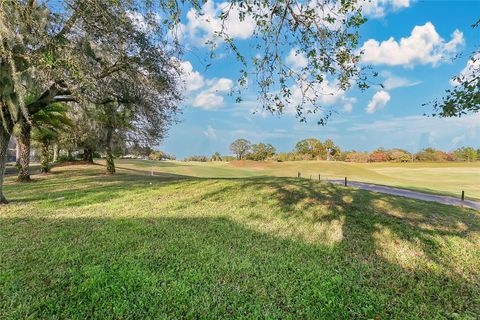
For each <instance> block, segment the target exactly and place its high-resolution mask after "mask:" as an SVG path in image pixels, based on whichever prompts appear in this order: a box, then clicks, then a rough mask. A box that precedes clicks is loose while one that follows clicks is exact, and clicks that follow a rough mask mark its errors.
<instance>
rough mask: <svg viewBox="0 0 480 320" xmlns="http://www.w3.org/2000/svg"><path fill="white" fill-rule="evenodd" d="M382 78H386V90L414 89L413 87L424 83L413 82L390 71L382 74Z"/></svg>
mask: <svg viewBox="0 0 480 320" xmlns="http://www.w3.org/2000/svg"><path fill="white" fill-rule="evenodd" d="M380 76H382V77H383V78H384V80H383V82H382V84H383V87H384V89H385V90H392V89H396V88H405V87H413V86H416V85H417V84H420V83H422V82H421V81H413V80H409V79H406V78H402V77H398V76H396V75H394V74H392V73H391V72H389V71H382V72H380Z"/></svg>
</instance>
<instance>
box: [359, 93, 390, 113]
mask: <svg viewBox="0 0 480 320" xmlns="http://www.w3.org/2000/svg"><path fill="white" fill-rule="evenodd" d="M388 101H390V94H389V93H388V92H387V91H385V90H380V91H378V92H376V93H375V94H374V95H373V97H372V100H370V102H369V103H368V106H367V108H366V109H365V111H367V112H368V113H375V112H376V111H378V110H381V109H383V108H384V107H385V106H386V105H387V103H388Z"/></svg>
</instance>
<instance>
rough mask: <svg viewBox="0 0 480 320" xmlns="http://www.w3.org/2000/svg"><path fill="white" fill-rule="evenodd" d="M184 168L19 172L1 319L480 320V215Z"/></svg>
mask: <svg viewBox="0 0 480 320" xmlns="http://www.w3.org/2000/svg"><path fill="white" fill-rule="evenodd" d="M123 164H124V165H125V166H128V164H127V163H123ZM177 165H178V166H180V165H183V164H180V163H162V166H164V169H165V172H167V171H168V173H165V174H163V175H159V176H156V177H149V176H147V175H145V172H142V171H140V172H138V171H133V170H123V169H120V170H119V174H118V175H115V176H105V175H104V174H103V170H104V168H102V167H100V166H88V167H85V166H78V167H63V168H55V169H54V171H53V174H51V175H47V176H35V177H34V180H35V182H32V183H28V184H17V183H16V182H14V177H9V178H8V179H7V186H6V192H7V195H8V196H9V198H10V199H11V200H13V201H14V203H13V204H10V205H8V206H3V207H0V240H1V241H0V318H1V319H24V318H41V319H45V318H60V319H64V318H69V319H85V318H100V319H104V318H118V319H141V318H153V319H156V318H272V319H279V318H282V319H298V318H317V319H373V318H375V317H380V318H381V319H439V318H444V319H477V318H478V317H479V316H480V286H479V283H480V213H478V212H476V211H473V210H469V209H461V208H456V207H451V206H445V205H440V204H435V203H427V202H421V201H414V200H409V199H405V198H398V197H392V196H387V195H381V194H376V193H370V192H367V191H363V190H356V189H350V188H344V187H341V186H335V185H329V184H319V183H314V182H310V181H308V180H299V179H294V178H278V177H244V178H240V179H227V178H223V179H222V178H214V179H211V178H195V177H185V176H182V175H181V173H184V174H185V173H186V172H187V171H182V170H195V168H193V166H191V165H190V164H187V168H178V167H176V166H177ZM119 166H120V167H121V166H122V163H120V164H119ZM147 168H148V166H147ZM220 168H221V169H222V170H223V171H222V172H223V173H224V174H227V173H228V172H227V171H225V170H233V169H232V168H231V167H230V166H226V167H223V166H219V168H215V167H214V166H213V165H212V166H211V167H208V169H205V168H201V169H199V170H201V172H203V173H204V174H207V173H208V170H213V172H216V170H217V169H220ZM135 170H141V168H140V169H139V167H136V169H135ZM170 170H171V171H170ZM202 170H203V171H202ZM235 170H236V169H235ZM242 170H244V171H239V172H242V173H241V174H244V175H246V176H247V175H249V174H250V172H251V171H252V170H251V169H248V170H247V169H242ZM175 174H177V175H175ZM239 175H240V173H239ZM257 175H258V174H257Z"/></svg>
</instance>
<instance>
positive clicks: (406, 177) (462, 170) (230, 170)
mask: <svg viewBox="0 0 480 320" xmlns="http://www.w3.org/2000/svg"><path fill="white" fill-rule="evenodd" d="M119 166H121V167H125V168H137V169H141V170H151V169H152V168H154V170H155V171H158V172H165V173H176V174H184V175H188V176H197V177H253V176H276V177H296V176H297V173H298V172H300V173H301V174H302V176H303V177H305V178H310V176H311V177H312V179H314V180H318V175H319V174H320V175H321V177H322V179H343V178H344V177H348V179H350V180H356V181H362V182H372V183H377V184H383V185H388V186H396V187H401V188H406V189H413V190H418V191H423V192H428V193H436V194H444V195H450V196H455V197H460V195H461V192H462V190H464V191H465V194H466V197H467V198H469V199H472V200H480V183H479V182H480V162H473V163H460V162H458V163H452V162H443V163H391V162H386V163H348V162H330V161H328V162H327V161H287V162H268V161H267V162H262V161H260V162H257V161H233V162H230V163H227V162H209V163H199V162H180V161H167V162H165V161H162V162H160V161H144V160H119Z"/></svg>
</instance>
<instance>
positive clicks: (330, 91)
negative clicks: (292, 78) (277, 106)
mask: <svg viewBox="0 0 480 320" xmlns="http://www.w3.org/2000/svg"><path fill="white" fill-rule="evenodd" d="M307 86H308V87H307ZM290 91H291V93H292V96H291V98H290V100H291V103H290V104H289V105H287V106H286V107H285V109H284V112H285V113H287V114H293V115H295V114H296V113H297V110H296V106H297V105H300V104H302V101H303V102H304V103H303V107H304V110H306V111H308V110H313V106H312V105H311V104H309V103H308V102H309V100H310V101H312V100H313V101H315V102H316V105H318V106H321V107H333V106H339V107H341V108H342V110H343V111H346V112H350V111H352V109H353V105H354V104H355V103H356V102H357V99H355V98H353V97H348V96H347V95H346V92H345V91H343V90H341V89H339V88H338V86H337V83H336V82H333V83H330V81H328V79H326V78H325V79H324V80H323V82H322V83H317V84H315V85H313V86H309V85H308V84H307V83H297V84H295V85H292V86H291V87H290Z"/></svg>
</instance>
